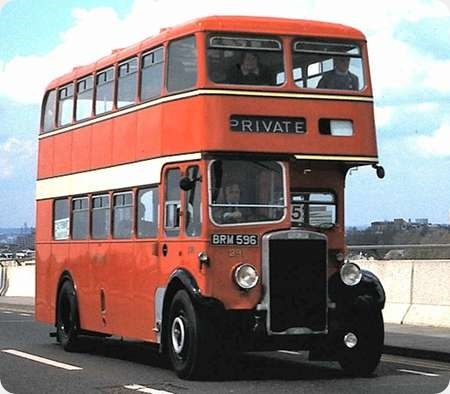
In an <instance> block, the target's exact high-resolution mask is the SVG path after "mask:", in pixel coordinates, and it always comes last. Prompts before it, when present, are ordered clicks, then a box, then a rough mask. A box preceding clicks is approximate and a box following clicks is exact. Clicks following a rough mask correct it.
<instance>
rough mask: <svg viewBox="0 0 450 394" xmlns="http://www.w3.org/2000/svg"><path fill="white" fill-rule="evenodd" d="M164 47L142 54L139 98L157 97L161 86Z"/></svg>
mask: <svg viewBox="0 0 450 394" xmlns="http://www.w3.org/2000/svg"><path fill="white" fill-rule="evenodd" d="M163 66H164V49H163V48H157V49H155V50H153V51H151V52H147V53H144V55H142V71H141V100H142V101H144V100H149V99H151V98H155V97H159V96H160V95H161V89H162V86H163Z"/></svg>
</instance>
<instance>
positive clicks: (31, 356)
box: [2, 349, 83, 371]
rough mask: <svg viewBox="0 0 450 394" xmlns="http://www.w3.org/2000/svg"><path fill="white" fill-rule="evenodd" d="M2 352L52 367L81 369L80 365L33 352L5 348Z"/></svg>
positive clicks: (72, 369) (71, 369) (69, 369)
mask: <svg viewBox="0 0 450 394" xmlns="http://www.w3.org/2000/svg"><path fill="white" fill-rule="evenodd" d="M2 352H4V353H9V354H12V355H14V356H18V357H22V358H26V359H28V360H32V361H36V362H38V363H42V364H47V365H51V366H52V367H57V368H62V369H67V370H68V371H76V370H80V369H83V368H80V367H76V366H74V365H69V364H64V363H60V362H58V361H53V360H49V359H48V358H44V357H40V356H35V355H34V354H29V353H24V352H20V351H18V350H14V349H6V350H2Z"/></svg>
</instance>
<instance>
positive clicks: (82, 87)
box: [75, 76, 94, 120]
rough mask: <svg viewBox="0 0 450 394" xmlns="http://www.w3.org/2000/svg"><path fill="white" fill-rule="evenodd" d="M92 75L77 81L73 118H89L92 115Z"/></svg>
mask: <svg viewBox="0 0 450 394" xmlns="http://www.w3.org/2000/svg"><path fill="white" fill-rule="evenodd" d="M93 92H94V89H93V77H92V76H90V77H87V78H84V79H82V80H81V81H78V82H77V109H76V113H75V119H76V120H81V119H86V118H90V117H91V115H92V96H93Z"/></svg>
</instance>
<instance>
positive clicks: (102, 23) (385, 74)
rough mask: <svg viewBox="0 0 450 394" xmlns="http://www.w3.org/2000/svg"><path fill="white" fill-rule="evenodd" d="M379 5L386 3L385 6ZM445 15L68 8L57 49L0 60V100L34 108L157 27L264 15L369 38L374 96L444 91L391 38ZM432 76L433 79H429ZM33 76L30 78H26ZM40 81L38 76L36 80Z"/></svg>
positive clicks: (286, 7)
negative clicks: (417, 89)
mask: <svg viewBox="0 0 450 394" xmlns="http://www.w3.org/2000/svg"><path fill="white" fill-rule="evenodd" d="M383 4H384V5H383ZM446 13H448V10H447V8H446V6H445V4H444V3H442V2H441V1H439V0H432V1H425V0H399V1H396V2H390V1H388V0H384V1H380V2H362V1H360V0H341V1H340V2H326V5H324V2H320V1H317V0H297V1H296V0H278V2H277V5H276V7H274V4H273V2H272V1H262V0H246V1H242V0H210V1H208V2H203V1H197V2H191V3H190V6H189V7H183V8H182V9H180V3H179V1H178V0H152V1H149V0H135V1H134V3H133V7H132V9H131V11H130V13H129V14H128V15H127V16H125V17H124V18H122V19H121V18H119V16H118V15H117V13H116V12H115V11H114V10H113V9H111V8H107V7H103V8H93V9H89V10H87V9H80V8H77V9H73V10H72V16H73V18H74V23H73V26H72V27H71V28H70V29H68V30H67V31H65V32H62V33H61V34H60V44H59V45H58V46H57V47H55V48H54V49H53V50H52V51H50V52H49V53H47V54H46V55H43V56H34V55H29V56H20V57H15V58H14V59H12V60H11V61H9V62H7V63H5V62H2V61H1V59H0V96H5V97H8V98H10V99H12V100H15V101H17V102H23V103H39V102H40V100H41V96H42V94H43V91H44V89H45V85H46V84H47V83H48V82H49V81H50V80H52V79H53V78H55V77H57V76H59V75H61V74H63V73H65V72H68V71H70V70H71V69H72V67H73V66H76V65H82V64H86V63H90V62H92V61H95V60H96V59H97V58H99V57H101V56H104V55H107V54H108V53H109V52H110V51H111V50H112V49H113V48H117V47H123V46H127V45H130V44H132V43H133V42H136V41H138V40H141V39H143V38H145V37H148V36H150V35H152V34H155V33H157V32H158V31H159V29H160V28H162V27H167V26H172V25H174V24H177V23H181V22H183V21H186V20H188V19H193V18H196V17H200V16H205V15H218V14H222V15H226V14H228V15H230V14H231V15H239V14H241V15H266V16H280V17H289V18H299V19H316V20H324V21H333V22H337V23H343V24H348V25H350V26H354V27H356V28H359V29H361V30H362V31H363V32H365V33H366V34H367V35H368V41H369V49H370V55H371V62H372V74H373V79H374V85H375V93H376V94H380V95H383V94H385V93H386V92H389V91H390V90H392V89H399V90H404V89H406V88H407V87H409V86H411V85H414V84H417V83H419V84H421V83H422V81H424V82H423V84H424V85H426V87H430V88H432V89H439V90H440V91H449V90H450V87H449V86H448V84H449V83H448V82H447V83H446V84H445V85H443V84H439V83H438V79H439V77H438V76H439V75H446V74H445V73H444V72H443V70H444V68H446V67H448V64H447V63H436V61H435V60H433V61H431V60H427V59H426V58H425V59H424V57H423V56H421V57H420V58H419V55H418V54H416V53H414V51H413V50H412V48H410V47H409V46H408V45H407V44H405V43H402V42H400V41H397V40H395V39H394V38H393V31H394V27H395V26H396V25H397V24H398V23H399V21H401V20H408V21H415V20H420V19H421V18H425V17H439V16H442V15H444V14H446ZM431 69H432V70H435V71H436V76H434V75H435V74H434V73H433V75H429V73H428V71H429V70H431ZM30 70H31V72H30ZM36 76H38V77H36Z"/></svg>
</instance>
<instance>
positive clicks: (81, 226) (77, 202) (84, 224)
mask: <svg viewBox="0 0 450 394" xmlns="http://www.w3.org/2000/svg"><path fill="white" fill-rule="evenodd" d="M88 236H89V200H88V198H87V197H80V198H74V199H72V239H87V238H88Z"/></svg>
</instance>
